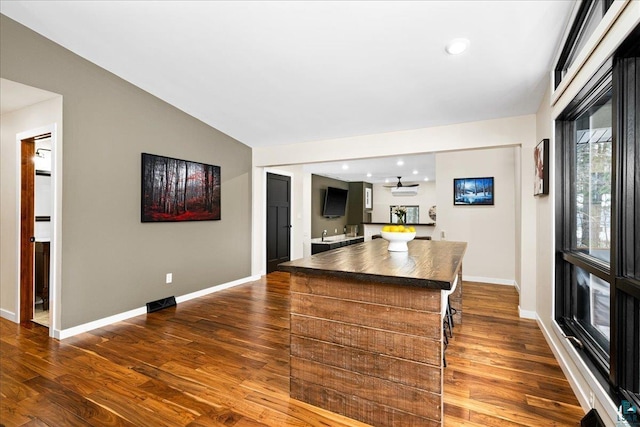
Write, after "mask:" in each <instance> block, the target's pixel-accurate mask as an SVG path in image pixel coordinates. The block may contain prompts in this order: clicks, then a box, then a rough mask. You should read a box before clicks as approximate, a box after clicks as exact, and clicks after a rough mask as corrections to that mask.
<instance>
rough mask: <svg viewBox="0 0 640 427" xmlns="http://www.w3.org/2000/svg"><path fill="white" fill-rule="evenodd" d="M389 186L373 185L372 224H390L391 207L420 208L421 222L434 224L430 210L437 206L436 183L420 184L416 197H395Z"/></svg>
mask: <svg viewBox="0 0 640 427" xmlns="http://www.w3.org/2000/svg"><path fill="white" fill-rule="evenodd" d="M385 185H387V184H374V185H373V210H372V212H371V222H389V219H390V218H389V206H396V205H403V206H420V222H421V223H426V222H432V221H431V218H429V208H430V207H431V206H433V205H435V204H436V183H435V181H429V182H424V181H423V182H420V186H419V187H418V194H417V195H415V196H394V195H393V194H391V189H389V188H386V187H385Z"/></svg>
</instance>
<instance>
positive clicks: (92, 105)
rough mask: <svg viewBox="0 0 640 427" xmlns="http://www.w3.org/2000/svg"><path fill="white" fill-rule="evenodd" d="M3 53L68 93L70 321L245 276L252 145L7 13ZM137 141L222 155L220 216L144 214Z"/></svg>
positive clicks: (16, 74)
mask: <svg viewBox="0 0 640 427" xmlns="http://www.w3.org/2000/svg"><path fill="white" fill-rule="evenodd" d="M0 55H1V57H2V61H0V76H1V77H2V78H6V79H9V80H13V81H16V82H20V83H23V84H27V85H30V86H35V87H38V88H41V89H46V90H48V91H51V92H55V93H58V94H61V95H62V96H63V123H64V127H63V135H62V139H63V150H64V151H63V206H62V211H63V218H62V230H63V234H62V245H63V246H62V283H61V287H62V297H61V326H62V328H63V329H66V328H70V327H73V326H76V325H79V324H83V323H86V322H89V321H92V320H96V319H100V318H103V317H106V316H109V315H113V314H117V313H121V312H124V311H127V310H130V309H134V308H138V307H141V306H143V305H144V304H145V303H146V302H148V301H152V300H156V299H159V298H162V297H166V296H169V295H176V296H177V295H184V294H187V293H190V292H194V291H197V290H200V289H204V288H207V287H210V286H213V285H216V284H220V283H225V282H229V281H232V280H235V279H239V278H243V277H247V276H249V275H250V273H251V222H250V221H251V176H250V174H251V149H250V148H249V147H247V146H245V145H243V144H241V143H240V142H238V141H236V140H234V139H233V138H231V137H229V136H227V135H224V134H223V133H221V132H219V131H217V130H215V129H213V128H211V127H210V126H207V125H205V124H204V123H202V122H200V121H198V120H196V119H195V118H193V117H191V116H189V115H187V114H185V113H183V112H181V111H179V110H177V109H176V108H174V107H172V106H170V105H168V104H166V103H165V102H163V101H161V100H159V99H157V98H156V97H154V96H152V95H150V94H148V93H146V92H144V91H143V90H141V89H139V88H137V87H135V86H133V85H131V84H129V83H127V82H125V81H124V80H122V79H120V78H118V77H116V76H114V75H113V74H111V73H109V72H107V71H105V70H103V69H101V68H99V67H98V66H96V65H94V64H92V63H90V62H88V61H85V60H84V59H82V58H80V57H79V56H77V55H75V54H73V53H72V52H70V51H68V50H66V49H64V48H62V47H61V46H59V45H56V44H55V43H53V42H51V41H49V40H47V39H45V38H43V37H41V36H39V35H38V34H36V33H34V32H32V31H31V30H29V29H27V28H25V27H23V26H22V25H20V24H18V23H16V22H15V21H13V20H10V19H9V18H7V17H5V16H1V24H0ZM212 102H216V100H212ZM141 152H148V153H153V154H159V155H165V156H170V157H177V158H180V159H186V160H192V161H198V162H203V163H211V164H214V165H219V166H221V168H222V220H221V221H204V222H186V223H152V224H150V223H145V224H142V223H141V222H140V153H141ZM169 272H171V273H173V281H174V283H173V284H172V285H166V284H164V280H165V274H166V273H169ZM3 286H5V284H3Z"/></svg>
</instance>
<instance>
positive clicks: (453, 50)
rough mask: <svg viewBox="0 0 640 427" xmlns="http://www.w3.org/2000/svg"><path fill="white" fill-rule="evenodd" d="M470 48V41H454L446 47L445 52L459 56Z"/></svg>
mask: <svg viewBox="0 0 640 427" xmlns="http://www.w3.org/2000/svg"><path fill="white" fill-rule="evenodd" d="M468 47H469V40H467V39H462V38H460V39H453V40H451V41H450V42H449V43H447V46H445V48H444V50H446V51H447V53H448V54H449V55H459V54H461V53H462V52H464V51H465V50H467V48H468Z"/></svg>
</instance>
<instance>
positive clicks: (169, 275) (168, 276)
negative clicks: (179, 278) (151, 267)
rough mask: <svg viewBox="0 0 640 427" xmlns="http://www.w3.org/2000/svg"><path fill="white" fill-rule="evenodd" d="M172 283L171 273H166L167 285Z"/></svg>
mask: <svg viewBox="0 0 640 427" xmlns="http://www.w3.org/2000/svg"><path fill="white" fill-rule="evenodd" d="M171 282H173V273H167V283H171Z"/></svg>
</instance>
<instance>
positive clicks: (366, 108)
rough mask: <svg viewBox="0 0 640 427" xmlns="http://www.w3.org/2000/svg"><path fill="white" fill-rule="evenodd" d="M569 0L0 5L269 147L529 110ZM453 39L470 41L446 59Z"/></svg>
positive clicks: (560, 31) (236, 134)
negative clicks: (466, 45)
mask: <svg viewBox="0 0 640 427" xmlns="http://www.w3.org/2000/svg"><path fill="white" fill-rule="evenodd" d="M574 5H575V1H557V0H550V1H543V0H536V1H525V0H513V1H507V0H504V1H480V0H476V1H406V2H405V1H281V2H276V1H116V2H107V1H33V0H29V1H2V2H0V12H2V13H3V14H5V15H7V16H8V17H10V18H12V19H14V20H16V21H18V22H20V23H22V24H24V25H26V26H28V27H30V28H32V29H33V30H34V31H36V32H38V33H40V34H42V35H44V36H45V37H47V38H49V39H51V40H53V41H55V42H56V43H59V44H61V45H62V46H64V47H66V48H68V49H70V50H71V51H73V52H75V53H77V54H78V55H80V56H82V57H84V58H86V59H88V60H89V61H91V62H94V63H96V64H98V65H99V66H101V67H103V68H105V69H107V70H109V71H111V72H113V73H114V74H116V75H118V76H120V77H122V78H123V79H125V80H127V81H129V82H131V83H133V84H134V85H136V86H139V87H141V88H142V89H144V90H146V91H148V92H150V93H151V94H153V95H155V96H157V97H159V98H161V99H163V100H165V101H167V102H168V103H170V104H172V105H174V106H176V107H177V108H179V109H181V110H183V111H185V112H187V113H188V114H190V115H192V116H194V117H196V118H198V119H200V120H202V121H203V122H205V123H207V124H209V125H211V126H213V127H215V128H216V129H219V130H221V131H222V132H225V133H227V134H228V135H230V136H232V137H234V138H236V139H238V140H239V141H241V142H243V143H244V144H247V145H249V146H252V147H265V146H269V145H277V144H290V143H297V142H307V141H317V140H324V139H332V138H341V137H348V136H356V135H367V134H375V133H382V132H392V131H399V130H407V129H418V128H424V127H430V126H437V125H445V124H453V123H463V122H470V121H477V120H485V119H493V118H500V117H509V116H517V115H523V114H532V113H535V112H536V110H537V108H538V106H539V104H540V101H541V98H542V95H543V93H544V90H545V89H546V85H548V84H549V83H548V78H547V77H548V75H549V70H550V69H551V66H552V62H553V59H554V54H555V52H556V49H557V46H558V45H559V44H560V42H561V38H562V36H563V34H564V30H565V27H566V25H567V23H568V21H569V17H570V15H571V12H572V10H573V7H574ZM457 37H465V38H468V39H469V40H470V42H471V44H470V47H469V49H468V50H467V52H465V53H463V54H462V55H459V56H450V55H448V54H446V53H445V51H444V47H445V45H446V43H447V42H449V41H450V40H451V39H453V38H457ZM410 173H411V171H410V170H405V171H404V173H402V175H403V176H407V174H410ZM394 176H395V175H394Z"/></svg>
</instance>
